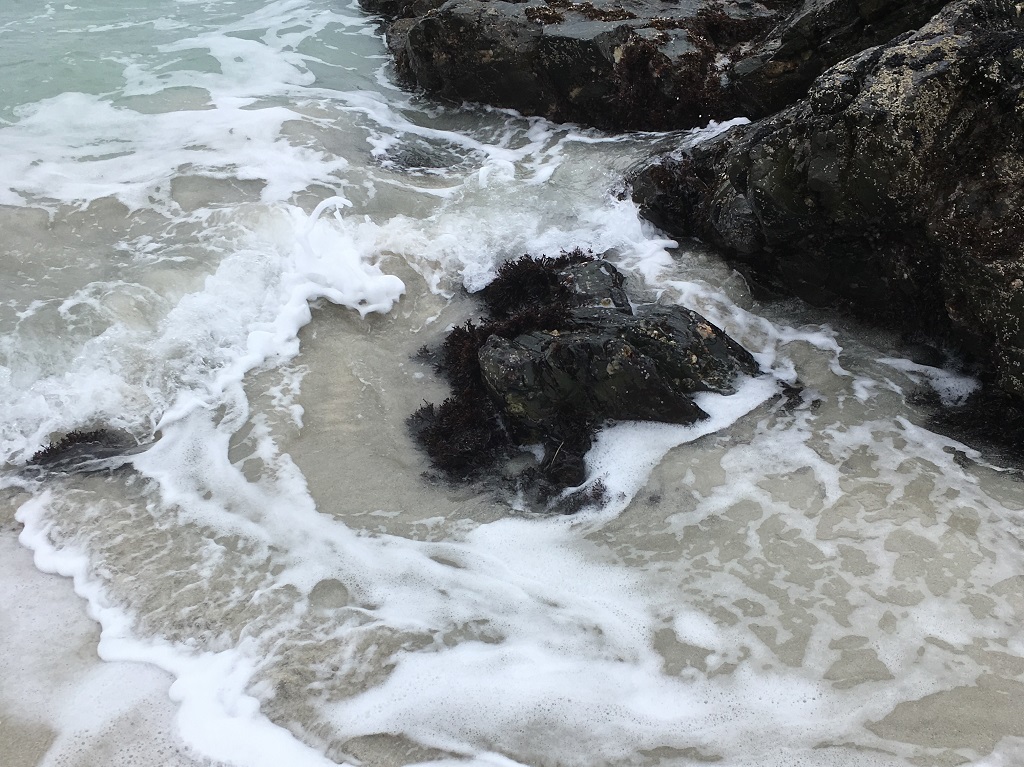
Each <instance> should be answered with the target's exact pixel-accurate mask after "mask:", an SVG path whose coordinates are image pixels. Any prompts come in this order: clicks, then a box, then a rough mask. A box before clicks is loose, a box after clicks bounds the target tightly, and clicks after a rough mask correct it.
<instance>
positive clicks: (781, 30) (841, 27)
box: [729, 0, 947, 117]
mask: <svg viewBox="0 0 1024 767" xmlns="http://www.w3.org/2000/svg"><path fill="white" fill-rule="evenodd" d="M946 1H947V0H804V2H802V3H799V4H798V5H799V7H798V8H796V9H795V10H794V12H793V13H792V14H791V15H790V16H789V17H788V18H787V19H786V20H785V21H783V22H782V23H781V24H779V25H778V26H777V27H775V28H774V29H772V30H771V31H770V32H769V33H768V34H767V36H765V37H764V39H762V40H758V41H756V42H755V44H754V45H753V46H752V48H751V49H750V50H749V51H745V52H744V54H743V56H742V58H740V59H739V60H738V61H736V62H735V63H734V64H733V66H732V67H731V68H730V71H729V82H730V87H731V90H732V92H733V93H732V95H733V98H734V99H735V102H736V104H737V105H738V108H739V113H741V114H743V115H746V116H748V117H763V116H765V115H769V114H771V113H773V112H776V111H778V110H779V109H782V108H783V107H786V106H788V105H790V104H792V103H793V102H794V101H796V100H797V99H799V98H801V97H803V96H804V94H805V93H806V92H807V88H808V86H809V85H810V84H811V83H812V82H813V80H814V78H816V77H817V76H818V75H819V74H821V73H822V72H823V71H824V70H825V69H826V68H828V67H829V66H831V65H833V64H835V63H837V62H839V61H842V60H843V59H845V58H847V57H849V56H852V55H854V54H856V53H860V52H861V51H863V50H864V49H866V48H870V47H872V46H875V45H878V44H880V43H884V42H887V41H889V40H891V39H892V38H893V37H895V36H896V35H899V34H902V33H903V32H907V31H910V30H915V29H917V28H918V27H920V26H921V25H922V24H924V23H925V22H927V21H928V19H930V18H931V16H932V15H933V14H935V13H937V12H938V11H939V10H940V9H941V8H942V6H944V5H945V4H946Z"/></svg>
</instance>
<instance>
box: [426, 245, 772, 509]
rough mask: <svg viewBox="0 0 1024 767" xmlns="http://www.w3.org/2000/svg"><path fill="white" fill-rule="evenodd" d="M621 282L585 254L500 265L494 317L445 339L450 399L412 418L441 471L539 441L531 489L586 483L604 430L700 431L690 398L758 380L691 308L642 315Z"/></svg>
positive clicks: (460, 469)
mask: <svg viewBox="0 0 1024 767" xmlns="http://www.w3.org/2000/svg"><path fill="white" fill-rule="evenodd" d="M622 283H623V278H622V275H621V274H620V273H619V272H618V271H617V270H616V269H615V267H614V266H612V265H611V264H610V263H608V262H607V261H604V260H589V259H587V258H586V257H585V256H582V254H578V253H577V254H570V255H568V256H563V257H561V258H559V259H542V260H539V261H534V260H532V259H528V258H524V259H520V260H519V261H513V262H510V263H509V264H507V265H506V266H505V267H503V269H502V270H501V271H500V272H499V276H498V278H497V279H496V280H495V282H494V283H492V285H491V286H489V287H488V288H487V289H486V290H485V291H484V296H483V297H484V301H485V303H486V304H487V305H488V306H489V308H490V309H491V312H492V317H491V319H490V320H488V321H487V322H485V323H484V324H482V325H480V326H476V325H472V324H469V325H467V326H465V327H463V328H456V329H454V330H453V331H451V333H450V334H449V336H448V338H447V339H446V341H445V345H444V347H443V349H442V355H441V361H440V368H441V370H442V371H443V372H444V373H445V374H446V376H447V377H448V380H449V382H450V383H451V384H452V388H453V392H454V396H453V397H452V398H451V399H449V400H447V401H446V402H445V403H444V404H442V405H441V407H440V408H437V409H435V408H434V407H433V406H432V405H428V406H426V407H425V408H421V410H420V411H419V412H418V414H417V415H416V416H414V418H413V427H414V434H415V435H416V437H417V438H418V439H419V441H420V442H421V444H423V445H424V447H425V448H426V449H427V452H428V454H429V455H430V456H431V458H432V460H433V462H434V465H435V466H436V467H437V468H439V469H440V470H441V471H442V472H443V473H445V474H446V475H447V476H449V477H451V478H455V479H472V478H475V477H476V476H478V475H479V474H480V472H481V471H483V470H488V469H491V468H493V467H495V466H497V465H498V464H500V461H501V459H503V458H507V457H509V456H510V455H513V454H515V453H517V452H521V449H522V447H523V446H529V445H540V446H542V447H543V450H544V455H543V458H542V459H541V461H540V465H539V467H537V468H536V469H532V470H531V471H530V472H528V473H527V476H526V477H525V478H526V480H527V481H528V482H530V483H532V484H533V485H534V487H532V488H526V489H527V491H528V492H529V493H531V494H533V495H534V496H539V497H541V498H547V497H550V496H552V495H554V494H555V493H556V492H558V491H560V490H562V489H563V488H566V487H571V486H575V485H579V484H581V483H582V482H583V480H584V465H583V458H584V455H585V453H586V451H587V449H588V448H589V447H590V444H591V438H592V435H593V433H594V431H595V430H596V429H597V428H598V427H599V426H601V425H602V424H603V423H605V422H607V421H611V420H648V421H661V422H665V423H677V424H688V423H693V422H694V421H696V420H699V419H702V418H706V417H707V415H706V413H704V412H703V411H702V410H701V409H700V407H699V406H698V405H697V404H696V403H695V402H694V401H693V395H694V394H696V393H697V392H717V393H720V394H731V393H734V392H735V387H734V384H735V380H736V378H737V377H738V376H741V375H756V374H757V372H758V365H757V363H756V362H755V361H754V359H753V358H752V357H751V356H750V354H749V353H747V352H746V351H745V350H744V349H743V348H742V347H741V346H740V345H739V344H737V343H736V342H735V341H733V340H732V339H731V338H729V337H728V336H727V335H726V334H725V333H724V332H723V331H722V330H721V329H719V328H717V327H715V326H714V325H713V324H712V323H710V322H708V321H707V320H706V319H705V318H703V317H702V316H700V315H699V314H697V313H696V312H694V311H690V310H687V309H683V308H679V307H674V308H654V309H650V310H649V311H646V312H644V313H642V314H640V315H634V314H633V311H632V308H631V307H630V305H629V302H628V300H627V299H626V296H625V293H624V291H623V289H622ZM523 479H524V477H523V476H522V475H520V476H519V477H518V478H517V479H516V481H518V482H520V483H521V482H522V480H523ZM538 487H539V488H540V490H539V492H538ZM519 489H524V488H522V487H520V488H519Z"/></svg>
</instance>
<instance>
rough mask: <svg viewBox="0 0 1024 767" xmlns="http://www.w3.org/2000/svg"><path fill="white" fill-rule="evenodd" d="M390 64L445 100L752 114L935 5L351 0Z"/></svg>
mask: <svg viewBox="0 0 1024 767" xmlns="http://www.w3.org/2000/svg"><path fill="white" fill-rule="evenodd" d="M360 2H361V4H362V6H363V7H364V8H365V9H366V10H368V11H370V12H372V13H377V14H381V15H383V16H384V17H385V18H386V19H387V20H388V25H387V35H388V45H389V47H390V49H391V51H392V53H393V54H394V56H395V62H396V67H397V69H398V71H399V73H400V74H401V75H402V76H404V77H405V78H406V79H407V80H409V81H411V82H413V83H415V84H416V85H419V86H421V87H423V88H425V89H426V90H428V91H430V92H432V93H435V94H437V95H440V96H442V97H444V98H448V99H452V100H455V101H478V102H483V103H486V104H491V105H494V106H499V107H509V108H512V109H517V110H519V111H520V112H523V113H524V114H532V115H543V116H545V117H548V118H550V119H554V120H564V121H573V122H581V123H586V124H590V125H596V126H598V127H603V128H611V129H642V130H663V129H669V128H687V127H692V126H696V125H703V124H706V123H707V122H708V121H709V120H711V119H723V118H727V117H734V116H737V115H747V116H754V117H758V116H762V115H765V114H768V113H769V112H770V111H774V110H775V109H777V108H780V107H781V106H784V105H785V104H787V103H790V102H791V101H792V100H794V99H796V98H799V97H800V96H802V95H803V93H804V92H805V91H806V89H807V87H808V85H810V83H811V81H812V80H813V79H814V78H815V77H816V76H817V75H818V74H820V73H821V71H822V70H823V69H825V68H826V67H828V66H830V65H832V64H834V63H836V62H837V61H839V60H841V59H842V58H844V57H846V56H849V55H851V54H852V53H855V52H857V51H859V50H862V49H864V48H865V47H868V46H871V45H875V44H878V43H881V42H885V41H886V40H888V39H890V38H891V37H892V36H893V35H895V34H898V33H900V32H904V31H907V30H910V29H914V28H916V27H917V26H918V25H920V24H921V23H923V22H924V21H926V20H927V19H928V17H929V16H930V15H931V14H932V13H934V12H935V11H936V10H937V9H938V8H940V7H941V5H942V2H941V0H920V1H919V2H912V3H911V2H906V0H862V1H861V2H851V0H771V1H770V2H769V1H767V0H766V1H765V2H761V3H758V2H750V1H749V0H686V1H685V2H670V0H630V2H616V1H615V0H583V1H582V2H576V1H575V0H525V2H505V1H504V0H360Z"/></svg>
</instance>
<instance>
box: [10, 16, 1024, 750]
mask: <svg viewBox="0 0 1024 767" xmlns="http://www.w3.org/2000/svg"><path fill="white" fill-rule="evenodd" d="M0 69H2V72H3V73H4V81H3V82H4V84H3V87H2V88H0V179H2V182H0V231H2V232H3V235H4V236H3V240H2V245H0V265H2V268H3V274H4V275H5V276H6V279H5V280H3V282H2V283H0V413H3V416H2V418H0V450H2V458H3V461H4V466H3V473H2V475H0V486H2V488H3V490H2V492H3V494H4V496H3V497H4V507H3V508H4V512H3V516H2V517H0V523H2V524H0V530H2V531H3V546H4V548H3V550H2V553H3V563H4V564H3V568H0V589H3V593H5V594H8V595H10V596H11V602H10V605H9V606H7V605H5V606H4V620H3V621H2V622H0V643H3V646H4V648H5V652H4V653H3V656H4V657H5V658H6V659H7V660H5V661H4V663H0V741H2V744H3V745H4V746H5V747H7V750H6V752H7V753H13V754H14V755H15V756H14V758H15V760H16V761H15V762H14V763H15V764H25V765H36V764H38V765H83V766H84V765H95V764H104V765H129V764H146V765H149V764H153V765H155V764H161V765H163V764H174V765H179V764H180V765H193V764H232V765H242V766H244V767H249V766H250V765H268V766H269V765H273V766H274V767H279V766H280V765H295V766H301V765H306V764H315V765H323V764H331V763H338V764H340V763H350V764H357V763H363V764H367V765H392V764H395V765H400V764H401V765H404V764H414V763H415V764H418V763H439V764H481V765H483V764H488V765H495V764H506V765H507V764H527V765H587V767H593V766H594V765H689V764H694V763H701V762H714V763H716V764H720V765H801V764H806V765H841V766H847V767H853V766H856V767H881V766H884V767H889V766H891V765H898V766H900V767H906V766H907V765H915V766H916V765H953V764H973V765H985V766H992V767H994V766H996V765H1000V766H1004V767H1009V766H1011V765H1019V764H1021V763H1024V750H1022V749H1024V730H1022V728H1021V722H1022V721H1024V716H1022V714H1024V642H1022V638H1021V625H1022V618H1024V601H1022V599H1021V594H1022V586H1024V575H1022V572H1024V555H1022V553H1021V550H1022V546H1021V540H1022V533H1021V520H1022V517H1021V510H1022V509H1024V493H1022V490H1021V485H1020V483H1019V480H1018V479H1017V478H1016V475H1014V474H1013V472H1010V471H1007V470H1006V469H1005V467H1002V466H1000V465H998V463H997V462H996V461H995V459H993V458H991V457H987V456H984V455H981V454H979V453H977V452H975V451H972V450H970V449H968V448H966V447H964V446H963V445H959V444H957V443H955V442H953V441H951V440H949V439H947V438H945V437H942V436H939V435H936V434H934V433H932V432H930V431H928V429H927V428H926V427H925V417H924V414H923V413H921V412H918V411H916V410H915V408H914V406H913V405H912V404H910V400H912V399H913V398H912V397H911V395H912V394H913V393H914V392H915V391H917V390H919V389H922V388H932V389H935V390H936V391H938V392H939V393H940V395H941V396H942V397H944V398H946V399H947V400H949V401H956V400H957V399H958V398H961V397H962V396H964V395H965V393H966V392H968V391H970V390H971V388H972V387H973V386H974V385H975V384H974V382H973V381H971V380H970V379H966V378H964V377H961V376H958V375H956V374H954V373H950V372H947V371H942V370H938V369H935V368H929V367H925V366H921V365H916V364H914V363H912V362H909V361H907V360H905V359H902V358H901V357H900V353H899V352H900V347H899V344H898V342H897V340H896V339H894V338H891V337H889V336H886V335H884V334H879V333H869V332H867V331H864V330H863V329H858V328H856V327H852V326H848V325H844V324H841V323H840V324H836V323H835V320H834V318H832V320H833V324H832V325H829V324H826V323H827V322H828V321H829V320H830V318H828V317H825V316H823V315H820V314H815V313H813V312H810V311H809V310H807V309H805V308H802V307H800V306H798V305H795V304H793V305H775V306H769V305H763V304H759V303H758V302H757V301H755V300H754V299H753V298H752V297H751V296H750V294H749V291H748V290H747V288H746V285H745V284H744V282H743V279H742V278H741V277H740V276H739V275H738V274H736V273H735V272H733V271H732V270H731V269H730V268H728V267H727V266H726V265H724V264H723V263H721V262H720V261H719V260H718V259H716V258H715V257H714V256H712V255H708V254H706V253H703V252H701V251H699V250H697V249H694V248H692V247H684V248H682V249H680V248H677V247H676V244H675V243H673V242H671V241H670V240H668V239H666V238H665V237H664V236H663V235H661V233H659V232H658V231H657V230H655V229H653V228H652V227H650V226H649V225H647V224H645V223H644V222H643V221H642V220H640V219H639V217H638V215H637V211H636V210H635V208H634V207H633V205H632V204H631V203H630V202H629V201H628V200H624V199H620V197H621V195H619V194H618V192H619V191H620V188H621V178H622V176H623V174H624V172H625V171H626V170H627V169H628V168H629V167H630V166H631V165H632V164H633V163H635V162H638V161H641V160H642V159H643V158H644V157H645V156H646V154H647V153H648V152H649V150H650V146H651V143H652V140H654V138H656V137H653V136H650V135H628V136H618V137H617V136H607V135H603V134H600V133H597V132H594V131H589V130H585V129H581V128H579V127H577V126H570V125H556V124H552V123H548V122H546V121H543V120H538V119H527V118H522V117H520V116H517V115H514V114H510V113H505V112H501V111H496V110H488V109H483V108H478V107H471V106H459V105H440V104H437V103H436V102H433V101H431V100H429V99H426V98H424V97H422V96H420V95H418V94H415V93H410V92H408V91H406V90H403V89H401V88H399V87H397V86H396V85H395V83H394V80H393V75H392V72H391V70H390V66H389V60H388V58H387V56H386V53H385V48H384V45H383V42H382V39H381V37H380V35H379V33H378V31H377V30H376V28H375V26H374V24H373V22H372V20H371V19H368V18H367V17H365V16H364V15H362V14H361V12H360V11H359V10H358V8H357V7H355V6H343V5H341V4H339V3H332V2H327V1H326V0H290V1H285V2H270V3H268V2H242V1H239V2H227V1H226V0H225V1H224V2H215V1H211V2H165V3H162V4H154V3H143V2H139V3H135V4H129V3H124V2H122V3H112V2H108V3H106V4H104V3H96V2H93V3H89V4H88V5H86V4H82V5H77V6H75V5H71V4H40V3H29V2H21V1H20V0H6V2H5V3H4V5H3V7H2V9H0ZM717 129H718V128H717V127H716V126H711V128H710V131H711V132H713V131H714V130H717ZM701 135H705V134H701V133H700V132H698V133H697V134H694V135H692V136H689V137H688V138H685V140H691V141H695V140H699V139H700V137H701ZM676 139H677V140H684V137H683V136H678V137H676ZM577 246H580V247H584V248H590V249H592V250H594V251H595V252H597V253H606V252H607V254H608V257H609V258H611V259H612V260H613V261H615V262H616V263H617V264H618V266H619V268H620V269H622V270H623V271H624V272H626V273H627V274H628V275H629V282H628V287H629V289H630V292H631V297H632V298H633V300H634V301H635V302H636V303H637V304H638V305H642V304H645V303H653V302H658V303H661V304H675V303H681V304H683V305H686V306H689V307H693V308H696V309H698V310H699V311H701V312H703V313H705V314H706V315H707V316H708V317H709V318H711V319H712V320H713V321H715V322H716V323H718V324H720V325H722V326H723V327H725V328H726V329H727V330H728V331H729V332H730V333H731V334H732V335H733V336H734V337H736V338H737V339H739V340H740V341H741V342H742V343H744V344H745V345H746V346H747V347H748V348H749V349H750V350H751V351H752V352H754V353H755V355H756V356H757V359H758V361H759V362H760V364H761V367H762V370H763V374H762V375H761V376H760V377H759V378H756V379H752V380H750V381H747V382H745V384H744V386H743V388H742V390H741V393H740V394H739V395H737V396H736V397H733V398H719V399H714V398H709V399H708V400H707V401H706V402H705V403H704V404H705V407H706V408H707V409H708V410H709V412H712V415H713V419H712V421H711V422H709V423H707V424H705V425H704V427H703V428H702V429H700V430H696V429H685V428H681V427H667V426H659V425H652V424H617V425H610V426H609V427H608V428H606V429H605V430H604V431H603V432H602V434H601V436H600V438H599V440H598V442H597V444H596V446H595V449H594V451H593V453H592V454H591V456H590V458H589V463H588V471H589V476H588V482H598V481H600V482H602V483H603V484H604V485H605V486H607V487H608V488H609V490H610V493H609V496H608V499H607V501H606V502H605V503H604V504H603V505H602V506H601V507H599V508H592V509H588V510H586V511H584V512H583V513H581V514H580V515H578V516H576V517H574V518H570V519H566V518H550V517H548V516H547V515H545V514H544V513H543V511H542V510H537V509H529V508H524V507H523V505H522V502H521V501H520V500H519V499H516V498H509V497H503V496H498V495H495V494H493V493H491V492H490V491H487V490H485V489H482V488H473V487H470V488H454V487H449V486H446V485H444V484H440V483H437V482H433V481H430V480H428V479H426V478H425V477H423V476H422V473H423V472H424V471H425V470H426V469H427V468H428V467H427V466H426V463H425V461H424V459H423V457H422V456H421V455H420V454H419V453H418V451H417V450H416V449H415V447H414V446H413V445H412V444H411V442H410V440H409V437H408V434H407V432H406V429H405V419H406V417H407V415H408V414H409V413H410V412H412V411H413V410H414V409H415V408H416V407H417V406H418V405H419V404H420V403H421V402H422V401H423V400H424V399H427V400H432V401H435V402H436V401H438V400H439V399H441V398H443V397H444V396H445V392H444V388H443V386H442V385H441V383H439V382H438V381H437V380H436V378H435V376H434V373H433V371H432V370H431V369H430V368H429V367H428V366H425V365H423V364H422V363H421V362H418V361H417V359H416V357H415V352H416V350H417V349H418V348H419V347H420V346H422V345H423V344H430V343H436V342H437V340H438V339H439V338H440V337H441V336H442V334H443V333H444V331H445V329H446V328H447V327H449V326H451V325H453V324H457V323H460V322H462V321H464V320H465V319H466V318H468V317H472V316H474V314H475V313H477V312H478V311H479V309H478V307H477V306H476V304H475V303H474V301H473V299H472V297H471V295H470V294H469V293H467V290H468V291H473V290H477V289H479V288H480V287H482V286H483V285H485V284H486V283H487V281H488V280H489V279H490V278H491V277H492V276H493V274H494V270H495V268H496V267H497V265H499V264H500V263H501V262H502V261H504V260H505V259H508V258H511V257H517V256H519V255H522V254H523V253H530V254H534V255H539V254H541V253H548V254H551V253H556V252H558V251H559V250H560V249H562V248H574V247H577ZM796 383H799V384H801V385H802V386H803V387H804V388H803V395H802V396H801V398H799V400H797V401H793V402H788V403H787V402H786V401H785V400H784V399H783V398H781V397H779V396H778V395H779V393H780V392H781V391H782V385H783V384H796ZM98 427H103V428H114V429H118V430H120V431H121V432H123V433H124V434H126V435H128V437H129V438H130V439H131V440H133V441H135V442H137V443H138V449H137V450H136V451H134V452H133V454H132V456H131V458H130V461H129V462H128V463H127V464H126V465H125V466H122V467H121V468H119V469H117V470H115V471H110V472H103V473H96V474H48V475H43V476H39V475H37V474H33V473H31V472H26V471H25V469H24V467H25V464H26V462H27V461H28V459H29V458H30V457H31V456H32V455H33V454H34V453H35V452H36V451H37V450H38V449H40V448H41V447H42V446H44V445H45V444H47V443H48V442H49V441H50V440H52V439H54V438H58V437H59V436H60V435H62V434H64V433H67V432H68V431H71V430H73V429H92V428H98ZM15 536H17V537H18V539H19V540H20V544H21V546H22V548H21V549H19V548H18V547H17V546H16V545H15V543H14V539H15ZM28 550H31V551H32V553H33V556H34V565H30V563H29V560H28V557H27V551H28ZM33 567H34V568H38V569H39V570H41V571H44V572H52V573H59V574H60V575H63V576H66V579H64V580H54V579H51V580H47V579H45V578H42V576H41V575H40V574H39V573H38V572H36V571H35V569H33ZM83 609H84V610H86V611H87V613H88V616H86V615H85V614H83ZM97 626H98V627H99V632H98V633H97V629H96V627H97ZM96 656H98V657H99V658H100V659H102V662H96V661H95V657H96ZM18 659H23V662H19V660H18ZM41 691H42V692H41ZM51 691H52V692H51Z"/></svg>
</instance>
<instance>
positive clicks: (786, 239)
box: [634, 0, 1024, 396]
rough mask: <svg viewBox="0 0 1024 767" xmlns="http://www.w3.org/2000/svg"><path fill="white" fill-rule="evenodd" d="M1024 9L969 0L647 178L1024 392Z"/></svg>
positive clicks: (805, 291) (667, 161) (657, 193)
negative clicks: (960, 347) (958, 345)
mask: <svg viewBox="0 0 1024 767" xmlns="http://www.w3.org/2000/svg"><path fill="white" fill-rule="evenodd" d="M1022 88H1024V19H1022V17H1021V16H1020V13H1019V11H1018V8H1017V6H1015V5H1014V4H1013V3H1010V2H1007V1H1006V0H958V2H953V3H950V4H949V5H948V6H947V7H946V8H945V9H944V10H943V11H942V12H941V13H939V14H938V15H936V16H935V17H934V18H933V19H932V20H931V21H930V22H929V23H928V24H926V25H925V26H923V27H922V28H921V29H920V30H919V31H917V32H916V33H912V34H907V35H903V36H901V37H898V38H896V39H895V40H893V41H891V42H890V43H888V44H886V45H883V46H880V47H876V48H873V49H869V50H867V51H864V52H862V53H860V54H858V55H856V56H854V57H852V58H850V59H847V60H846V61H843V62H842V63H840V64H839V65H837V66H835V67H833V68H832V69H830V70H829V71H827V72H826V73H824V74H823V75H822V76H821V77H819V78H818V79H817V80H816V81H815V83H814V84H813V86H812V87H811V89H810V91H809V93H808V95H807V97H806V98H805V99H803V100H802V101H800V102H799V103H797V104H795V105H793V106H792V107H790V108H788V109H785V110H783V111H782V112H780V113H778V114H777V115H775V116H773V117H771V118H768V119H765V120H762V121H760V122H757V123H754V124H752V125H749V126H745V127H743V128H741V129H738V130H734V131H732V132H730V133H729V134H726V135H725V136H722V137H720V138H719V139H717V140H716V141H713V142H710V143H709V144H706V145H703V146H701V147H698V148H697V149H696V150H695V151H694V152H693V153H692V154H690V155H683V154H680V155H676V156H670V157H666V158H663V159H662V161H661V162H660V163H658V164H656V165H655V166H652V167H650V168H648V169H646V170H645V171H642V172H641V173H640V174H638V175H637V177H636V178H635V179H634V196H635V198H636V199H637V201H638V202H639V203H640V204H641V207H642V209H643V210H644V211H645V213H646V215H648V216H649V217H650V218H651V219H652V220H654V221H656V222H657V223H659V224H660V225H661V226H663V227H664V228H666V229H667V230H668V231H669V232H672V233H674V234H676V235H682V236H691V235H692V236H699V237H701V238H704V239H706V240H708V241H710V242H712V243H714V244H716V245H717V246H719V247H721V248H723V249H724V250H726V251H727V252H728V253H731V254H732V255H733V256H735V257H736V258H738V259H740V260H742V261H744V262H746V263H748V264H750V265H752V266H753V268H754V269H755V270H756V271H758V272H759V273H760V274H762V275H766V276H767V277H768V278H769V279H772V280H774V281H776V282H777V283H780V284H783V285H785V286H787V287H788V288H789V289H790V290H792V291H793V292H795V293H796V294H798V295H800V296H802V297H804V298H806V299H808V300H810V301H812V302H814V303H818V304H829V303H835V302H836V301H848V302H851V303H852V304H853V305H854V306H856V307H859V308H860V309H861V310H864V311H866V312H871V313H874V314H875V315H876V316H882V317H884V316H889V317H894V318H899V319H901V320H911V321H912V322H913V323H915V324H917V325H918V326H920V327H924V328H926V329H928V330H931V331H940V332H941V331H943V330H944V329H945V330H947V331H950V332H952V333H953V334H954V336H955V337H957V338H959V339H960V341H961V342H962V343H963V344H964V345H965V346H967V347H968V348H970V350H972V351H975V352H978V353H980V354H982V355H987V356H988V357H989V358H990V359H991V360H992V361H993V363H994V365H995V367H996V369H997V371H998V374H999V379H1000V384H1001V386H1003V388H1005V389H1007V390H1008V391H1011V392H1015V393H1016V394H1018V395H1021V396H1024V328H1022V327H1021V317H1022V315H1024V218H1022V210H1024V207H1022V206H1024V184H1022V182H1021V179H1022V178H1024V95H1022Z"/></svg>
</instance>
